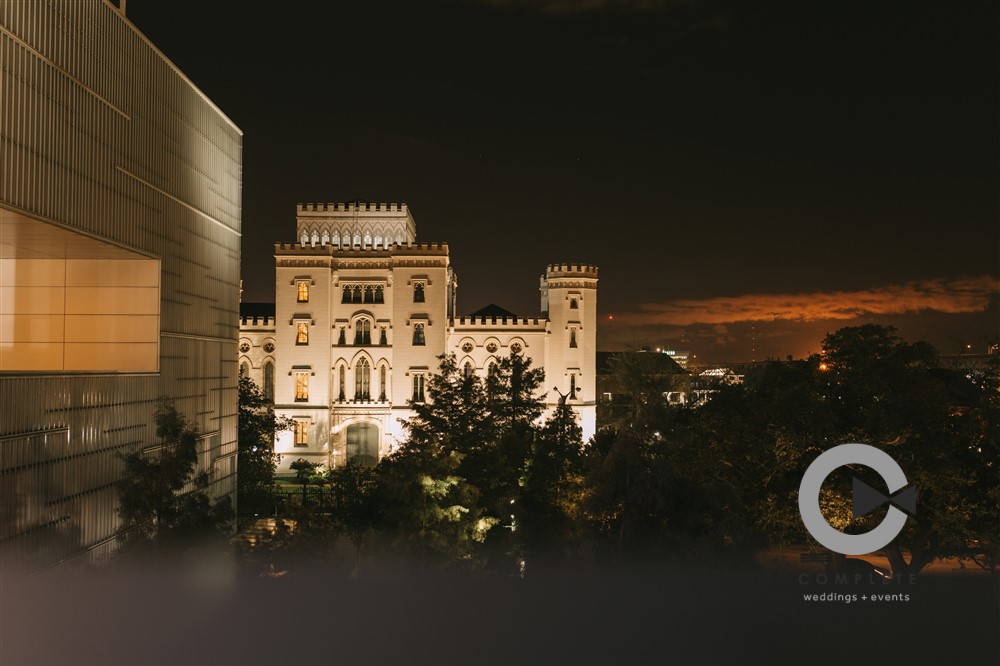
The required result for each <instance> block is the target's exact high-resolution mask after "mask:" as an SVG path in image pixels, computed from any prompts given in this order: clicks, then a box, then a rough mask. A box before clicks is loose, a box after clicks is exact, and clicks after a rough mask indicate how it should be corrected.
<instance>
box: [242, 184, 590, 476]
mask: <svg viewBox="0 0 1000 666" xmlns="http://www.w3.org/2000/svg"><path fill="white" fill-rule="evenodd" d="M296 231H297V233H296V237H297V239H298V242H297V243H294V244H279V245H276V246H275V261H276V284H275V304H274V311H273V316H272V314H271V313H270V312H268V311H267V310H266V309H262V308H260V307H259V306H249V304H247V305H248V307H246V308H244V312H243V317H242V319H241V326H240V365H241V368H242V370H243V371H244V372H245V373H247V374H248V375H249V376H250V377H251V378H252V379H254V380H255V381H256V382H257V383H258V384H259V385H261V386H262V387H263V389H264V392H265V393H266V394H269V395H273V399H274V402H275V411H276V412H277V413H278V414H279V415H283V416H287V417H290V418H291V419H293V421H294V423H295V428H294V429H293V430H292V431H288V432H284V433H280V434H279V435H278V437H277V440H276V443H275V450H276V452H277V453H278V454H279V455H280V456H281V461H280V463H279V473H280V472H287V471H288V465H289V464H290V463H291V462H293V461H295V460H298V459H300V458H302V459H305V460H309V461H312V462H315V463H319V464H322V465H328V466H338V465H343V464H345V462H347V461H348V460H350V459H355V458H357V459H358V460H361V461H363V462H366V463H372V462H374V461H376V460H378V459H379V458H381V457H383V456H385V455H388V454H389V453H391V452H392V451H393V450H394V448H395V447H396V446H398V445H399V443H400V442H401V441H402V439H403V436H404V432H403V428H402V425H401V423H400V420H405V419H408V418H409V417H410V416H411V415H412V411H411V409H410V404H411V402H422V401H424V400H425V399H426V398H427V394H426V386H427V378H428V376H429V375H430V374H432V373H434V372H436V371H437V367H438V358H437V357H438V356H440V355H441V354H444V353H453V354H455V356H456V358H457V360H458V366H459V367H460V368H461V369H462V371H463V372H468V373H475V374H477V375H480V376H485V375H486V373H487V372H488V370H489V365H490V364H491V363H493V362H494V361H495V360H496V359H497V358H498V357H500V356H506V355H509V354H511V353H515V354H524V355H525V356H527V357H529V358H530V359H531V360H532V364H533V367H541V368H543V369H544V370H545V383H544V385H543V387H542V391H541V392H542V393H543V394H544V395H545V398H544V399H545V403H546V407H547V410H546V413H548V410H549V409H551V408H552V407H554V406H555V405H556V403H557V402H558V400H559V396H560V394H562V395H567V394H570V393H572V394H573V397H572V398H570V399H569V404H570V405H572V406H573V408H574V409H575V410H576V412H577V414H578V415H579V418H580V423H581V426H582V428H583V432H584V437H585V438H587V437H590V435H592V434H593V432H594V430H595V427H596V424H595V419H596V415H595V404H596V393H595V353H596V332H597V279H598V277H597V268H596V267H594V266H590V265H584V264H551V265H549V266H548V267H547V268H546V271H545V274H544V275H542V277H541V281H540V292H541V308H540V311H541V312H540V314H539V315H538V316H535V317H531V318H524V317H517V316H515V315H514V314H512V313H510V312H507V311H505V310H502V309H501V308H498V307H496V306H490V307H488V308H484V309H483V310H480V311H477V312H475V313H473V314H471V315H467V316H462V315H459V314H457V309H456V304H457V292H458V279H457V277H456V275H455V272H454V270H453V268H452V265H451V257H450V256H449V253H448V245H447V244H444V243H417V242H416V224H415V222H414V220H413V217H412V215H411V213H410V210H409V208H408V207H407V206H406V204H396V203H390V204H384V203H359V202H354V203H330V204H306V205H301V204H300V205H299V206H298V207H297V230H296Z"/></svg>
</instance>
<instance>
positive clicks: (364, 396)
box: [354, 358, 372, 402]
mask: <svg viewBox="0 0 1000 666" xmlns="http://www.w3.org/2000/svg"><path fill="white" fill-rule="evenodd" d="M371 399H372V369H371V366H370V365H368V360H367V359H364V358H363V359H361V360H360V361H358V364H357V365H356V366H354V400H355V401H360V400H363V401H365V402H368V401H370V400H371Z"/></svg>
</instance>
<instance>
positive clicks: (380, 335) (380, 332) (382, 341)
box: [378, 326, 389, 347]
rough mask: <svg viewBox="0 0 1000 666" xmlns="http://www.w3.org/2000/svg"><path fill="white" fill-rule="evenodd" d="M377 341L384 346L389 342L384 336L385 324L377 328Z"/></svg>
mask: <svg viewBox="0 0 1000 666" xmlns="http://www.w3.org/2000/svg"><path fill="white" fill-rule="evenodd" d="M378 343H379V344H380V345H382V346H383V347H385V346H386V345H387V344H389V341H388V340H387V339H386V336H385V326H379V329H378Z"/></svg>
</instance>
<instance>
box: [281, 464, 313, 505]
mask: <svg viewBox="0 0 1000 666" xmlns="http://www.w3.org/2000/svg"><path fill="white" fill-rule="evenodd" d="M288 468H289V469H290V470H292V471H293V472H295V480H296V481H298V482H299V483H301V484H302V503H303V504H305V503H306V487H307V486H308V485H309V482H310V481H312V480H313V477H315V476H316V470H318V469H319V465H318V464H316V463H314V462H310V461H308V460H306V459H305V458H299V459H298V460H295V461H293V462H292V463H291V464H290V465H288Z"/></svg>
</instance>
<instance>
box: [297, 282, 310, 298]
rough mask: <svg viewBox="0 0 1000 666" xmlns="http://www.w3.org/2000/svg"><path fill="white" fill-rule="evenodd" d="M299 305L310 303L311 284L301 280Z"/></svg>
mask: <svg viewBox="0 0 1000 666" xmlns="http://www.w3.org/2000/svg"><path fill="white" fill-rule="evenodd" d="M298 302H299V303H308V302H309V283H308V282H306V281H305V280H299V297H298Z"/></svg>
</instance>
